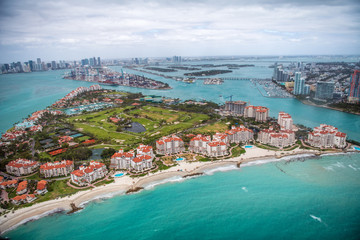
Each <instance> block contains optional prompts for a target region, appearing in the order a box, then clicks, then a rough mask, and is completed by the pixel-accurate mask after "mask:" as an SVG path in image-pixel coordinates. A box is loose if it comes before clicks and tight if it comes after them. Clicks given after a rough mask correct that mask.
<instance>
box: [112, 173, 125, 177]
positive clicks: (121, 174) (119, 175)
mask: <svg viewBox="0 0 360 240" xmlns="http://www.w3.org/2000/svg"><path fill="white" fill-rule="evenodd" d="M123 175H124V173H117V174H115V175H114V176H115V177H121V176H123Z"/></svg>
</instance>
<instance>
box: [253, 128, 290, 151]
mask: <svg viewBox="0 0 360 240" xmlns="http://www.w3.org/2000/svg"><path fill="white" fill-rule="evenodd" d="M257 140H258V141H259V142H260V143H263V144H268V145H271V146H274V147H278V148H284V147H287V146H291V145H294V144H295V142H296V139H295V133H294V132H293V131H291V130H280V131H278V132H277V131H275V130H273V128H272V127H271V128H269V129H263V130H261V131H260V132H259V135H258V139H257Z"/></svg>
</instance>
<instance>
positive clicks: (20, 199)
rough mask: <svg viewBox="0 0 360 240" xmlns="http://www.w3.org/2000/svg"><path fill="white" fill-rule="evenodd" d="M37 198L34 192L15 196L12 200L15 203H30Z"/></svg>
mask: <svg viewBox="0 0 360 240" xmlns="http://www.w3.org/2000/svg"><path fill="white" fill-rule="evenodd" d="M35 199H36V197H35V195H34V194H23V195H20V196H15V197H13V198H12V199H11V200H12V202H13V203H14V204H16V205H19V204H21V203H30V202H32V201H34V200H35Z"/></svg>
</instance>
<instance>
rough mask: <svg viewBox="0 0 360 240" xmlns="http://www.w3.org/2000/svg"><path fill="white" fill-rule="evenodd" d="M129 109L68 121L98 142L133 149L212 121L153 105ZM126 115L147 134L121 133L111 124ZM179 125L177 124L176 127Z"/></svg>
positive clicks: (79, 117)
mask: <svg viewBox="0 0 360 240" xmlns="http://www.w3.org/2000/svg"><path fill="white" fill-rule="evenodd" d="M125 109H129V107H125V108H114V109H108V110H104V111H100V112H96V113H89V114H84V115H81V116H74V117H70V118H68V121H69V122H70V123H72V124H74V126H75V127H76V128H77V129H78V130H79V131H80V132H82V133H84V134H89V135H94V136H95V137H96V138H97V139H99V140H103V141H109V142H111V143H112V144H116V145H122V146H133V145H136V144H139V143H141V142H143V141H144V140H146V139H148V140H150V141H153V140H155V139H157V138H159V137H161V136H165V135H169V134H172V133H176V132H180V131H183V130H185V129H188V128H191V127H193V126H195V125H198V124H200V123H202V122H203V121H206V120H208V119H209V116H207V115H205V114H198V113H188V112H182V111H174V110H169V109H163V108H159V107H153V106H143V107H141V108H139V109H135V110H132V111H130V112H126V113H124V110H125ZM120 113H122V114H121V115H122V117H127V118H131V119H132V121H136V122H139V123H140V124H142V125H143V126H144V127H145V129H146V132H143V133H132V132H128V131H123V132H117V131H116V129H117V125H116V124H114V123H112V122H108V118H109V117H110V116H113V115H118V114H120ZM174 122H176V124H174Z"/></svg>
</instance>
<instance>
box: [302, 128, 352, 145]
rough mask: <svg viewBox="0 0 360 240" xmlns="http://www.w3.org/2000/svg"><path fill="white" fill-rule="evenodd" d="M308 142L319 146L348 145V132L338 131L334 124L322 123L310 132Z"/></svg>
mask: <svg viewBox="0 0 360 240" xmlns="http://www.w3.org/2000/svg"><path fill="white" fill-rule="evenodd" d="M307 142H308V143H309V144H310V145H311V146H313V147H318V148H332V147H337V148H344V147H346V134H345V133H342V132H340V131H338V129H337V128H336V127H334V126H330V125H326V124H320V126H319V127H315V128H314V130H313V131H312V132H309V134H308V139H307Z"/></svg>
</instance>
